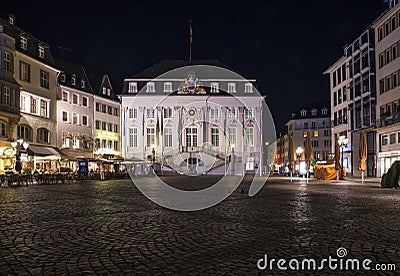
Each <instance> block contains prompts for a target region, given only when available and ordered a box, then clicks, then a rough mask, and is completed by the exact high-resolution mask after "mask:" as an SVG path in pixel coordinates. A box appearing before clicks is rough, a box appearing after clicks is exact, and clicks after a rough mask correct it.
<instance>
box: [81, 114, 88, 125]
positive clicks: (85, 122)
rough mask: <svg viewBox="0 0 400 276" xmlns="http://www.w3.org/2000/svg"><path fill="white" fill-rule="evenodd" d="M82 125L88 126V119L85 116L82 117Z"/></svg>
mask: <svg viewBox="0 0 400 276" xmlns="http://www.w3.org/2000/svg"><path fill="white" fill-rule="evenodd" d="M82 125H84V126H87V125H88V117H87V116H86V115H82Z"/></svg>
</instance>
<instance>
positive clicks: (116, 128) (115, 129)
mask: <svg viewBox="0 0 400 276" xmlns="http://www.w3.org/2000/svg"><path fill="white" fill-rule="evenodd" d="M114 132H115V133H118V125H117V124H114Z"/></svg>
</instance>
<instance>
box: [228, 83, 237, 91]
mask: <svg viewBox="0 0 400 276" xmlns="http://www.w3.org/2000/svg"><path fill="white" fill-rule="evenodd" d="M228 93H236V83H234V82H230V83H228Z"/></svg>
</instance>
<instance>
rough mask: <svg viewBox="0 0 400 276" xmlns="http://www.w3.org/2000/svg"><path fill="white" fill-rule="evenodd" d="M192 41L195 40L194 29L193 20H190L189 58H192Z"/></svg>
mask: <svg viewBox="0 0 400 276" xmlns="http://www.w3.org/2000/svg"><path fill="white" fill-rule="evenodd" d="M192 42H193V30H192V20H191V19H190V20H189V60H192Z"/></svg>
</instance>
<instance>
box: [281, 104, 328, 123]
mask: <svg viewBox="0 0 400 276" xmlns="http://www.w3.org/2000/svg"><path fill="white" fill-rule="evenodd" d="M324 109H326V114H323V113H322V110H324ZM312 110H315V111H316V113H315V115H313V114H312V112H311V111H312ZM302 111H306V113H305V115H304V113H303V114H301V113H302ZM330 116H331V113H330V104H329V103H328V102H317V101H315V102H310V103H306V104H304V105H303V106H301V107H300V108H299V109H298V110H297V111H296V112H293V113H292V116H291V118H290V119H289V120H288V121H290V120H298V119H300V120H302V119H311V118H324V117H330Z"/></svg>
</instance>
